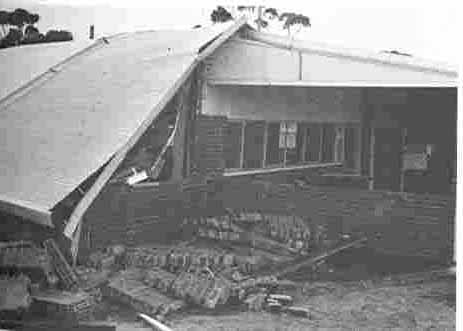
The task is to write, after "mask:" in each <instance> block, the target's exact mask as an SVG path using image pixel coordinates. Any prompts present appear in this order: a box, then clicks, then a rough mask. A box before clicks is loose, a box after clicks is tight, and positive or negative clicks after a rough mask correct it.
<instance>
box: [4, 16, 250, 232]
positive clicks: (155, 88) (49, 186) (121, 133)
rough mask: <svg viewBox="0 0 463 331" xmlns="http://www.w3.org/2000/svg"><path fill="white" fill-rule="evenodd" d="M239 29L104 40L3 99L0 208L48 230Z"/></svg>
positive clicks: (154, 33)
mask: <svg viewBox="0 0 463 331" xmlns="http://www.w3.org/2000/svg"><path fill="white" fill-rule="evenodd" d="M243 24H244V22H243V21H239V22H236V23H235V24H232V25H230V24H229V25H221V26H219V27H214V28H201V29H192V30H189V31H149V32H138V33H127V34H119V35H115V36H113V37H109V38H102V39H100V40H98V41H96V42H95V43H94V44H92V45H91V46H89V47H88V48H86V49H85V50H84V51H81V52H79V53H78V54H76V55H74V56H72V57H70V58H68V59H67V60H65V61H64V62H62V63H60V64H58V65H55V66H54V67H52V68H50V69H49V70H48V71H47V72H45V73H44V74H42V75H41V76H39V77H38V78H36V79H34V80H33V81H31V82H29V83H28V84H27V85H25V86H23V87H22V88H20V89H19V90H16V91H15V92H14V93H12V94H10V95H8V96H7V97H6V98H4V99H3V100H1V101H0V141H2V144H1V145H0V169H1V172H2V175H1V176H0V210H3V211H7V212H9V213H12V214H14V215H18V216H21V217H25V218H28V219H30V220H32V221H35V222H38V223H41V224H44V225H48V226H52V222H51V210H52V209H53V207H54V206H55V205H57V204H58V203H59V202H60V201H61V200H63V199H64V198H65V197H66V196H67V195H68V194H69V193H70V192H72V191H73V190H74V189H76V187H78V186H79V185H80V184H81V183H82V182H84V181H85V179H86V178H87V177H89V176H90V175H91V174H93V173H95V172H96V171H97V170H98V169H99V168H100V167H102V166H103V165H104V164H106V163H107V162H108V161H109V160H110V159H112V158H113V156H114V155H115V154H116V153H118V152H119V151H121V150H122V149H123V147H126V146H127V144H128V143H129V142H132V143H133V141H134V139H133V138H134V136H136V135H138V136H139V135H141V133H142V131H143V129H142V128H143V126H145V127H146V123H147V122H151V121H152V120H153V119H154V118H155V117H156V115H157V113H159V112H160V110H161V109H162V107H160V106H161V105H162V104H163V103H164V104H165V103H166V102H167V101H168V100H166V99H169V95H171V94H172V93H173V92H174V91H173V90H175V89H176V88H178V85H179V84H178V83H179V82H180V81H181V79H182V78H183V77H184V76H185V75H186V74H188V73H189V72H191V70H192V68H194V67H195V65H196V63H197V62H198V59H199V56H200V55H201V54H200V53H204V52H207V49H208V48H209V46H207V47H205V49H204V50H203V48H204V46H206V45H208V44H209V43H210V42H211V41H213V40H214V39H216V38H217V37H219V36H220V35H227V36H229V35H231V34H232V33H234V32H235V31H237V29H238V28H240V27H241V26H242V25H243ZM147 124H149V123H147Z"/></svg>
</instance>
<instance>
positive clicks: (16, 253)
mask: <svg viewBox="0 0 463 331" xmlns="http://www.w3.org/2000/svg"><path fill="white" fill-rule="evenodd" d="M0 268H2V269H6V270H9V269H14V270H15V271H16V272H18V271H19V272H21V273H24V274H27V275H28V276H29V278H31V279H32V280H37V281H38V282H44V283H53V282H54V275H53V267H52V261H51V258H50V256H49V255H48V254H47V252H46V251H45V250H44V249H42V248H39V247H37V246H36V245H34V244H32V243H31V242H25V241H17V242H3V243H0Z"/></svg>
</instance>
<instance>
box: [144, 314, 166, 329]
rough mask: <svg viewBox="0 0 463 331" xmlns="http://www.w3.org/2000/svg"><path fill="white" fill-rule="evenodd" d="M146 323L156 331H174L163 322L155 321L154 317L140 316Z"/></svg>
mask: <svg viewBox="0 0 463 331" xmlns="http://www.w3.org/2000/svg"><path fill="white" fill-rule="evenodd" d="M138 316H140V317H141V318H142V319H143V320H144V321H145V322H147V323H148V324H149V325H150V326H151V327H152V328H153V330H155V331H173V330H172V329H171V328H169V327H168V326H167V325H164V324H162V323H161V322H159V321H157V320H155V319H154V318H152V317H149V316H148V315H145V314H142V313H140V314H138Z"/></svg>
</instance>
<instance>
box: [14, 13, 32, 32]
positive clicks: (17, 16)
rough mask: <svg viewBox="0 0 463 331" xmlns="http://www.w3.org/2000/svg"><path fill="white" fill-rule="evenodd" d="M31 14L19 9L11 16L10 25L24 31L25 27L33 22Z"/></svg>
mask: <svg viewBox="0 0 463 331" xmlns="http://www.w3.org/2000/svg"><path fill="white" fill-rule="evenodd" d="M31 15H32V14H31V13H29V12H28V11H27V10H25V9H22V8H17V9H15V10H14V12H12V13H10V15H9V24H10V25H13V26H15V27H17V28H18V30H21V31H22V30H23V27H24V25H26V24H28V23H29V22H31V21H32V19H31Z"/></svg>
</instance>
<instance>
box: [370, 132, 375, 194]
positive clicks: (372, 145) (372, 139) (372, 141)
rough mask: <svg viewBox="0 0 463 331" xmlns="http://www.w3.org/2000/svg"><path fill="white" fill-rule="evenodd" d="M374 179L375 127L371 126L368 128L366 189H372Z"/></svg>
mask: <svg viewBox="0 0 463 331" xmlns="http://www.w3.org/2000/svg"><path fill="white" fill-rule="evenodd" d="M374 181H375V128H374V127H371V129H370V172H369V181H368V189H369V190H373V189H374Z"/></svg>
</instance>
